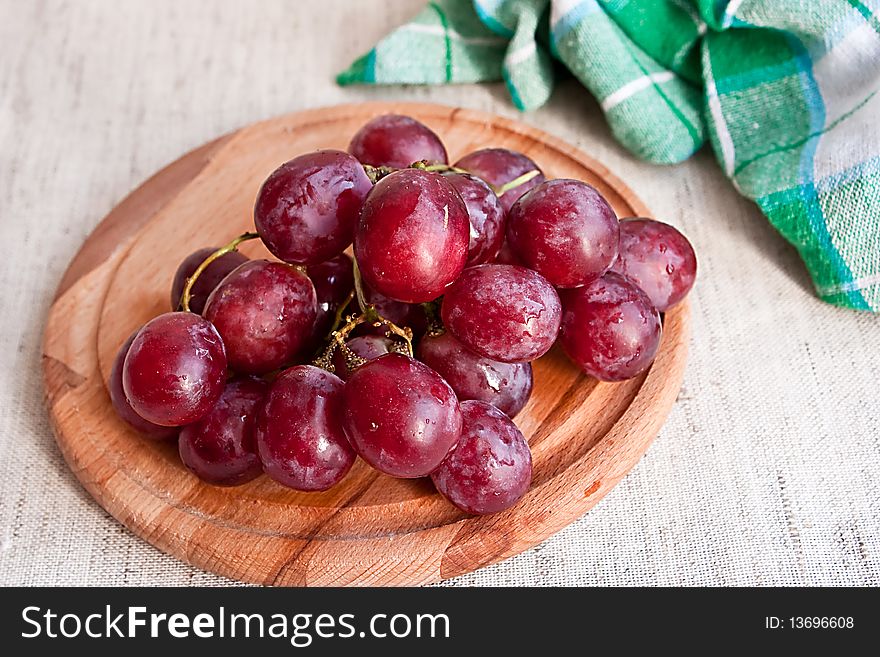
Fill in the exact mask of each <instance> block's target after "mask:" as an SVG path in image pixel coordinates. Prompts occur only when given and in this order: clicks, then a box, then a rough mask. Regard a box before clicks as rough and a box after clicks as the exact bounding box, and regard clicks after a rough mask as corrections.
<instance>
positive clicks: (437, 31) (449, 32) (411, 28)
mask: <svg viewBox="0 0 880 657" xmlns="http://www.w3.org/2000/svg"><path fill="white" fill-rule="evenodd" d="M400 29H402V30H407V31H408V32H420V33H422V34H431V35H434V36H440V37H449V38H450V39H454V40H456V41H461V42H462V43H470V44H473V45H486V46H492V45H499V44H502V43H507V41H508V40H507V39H505V38H504V37H500V36H497V37H496V36H486V37H469V36H464V35H463V34H461V33H459V32H456V31H455V30H453V29H452V28H451V27H450V28H447V29H443V26H442V25H424V24H422V23H410V24H408V25H404V26H402V27H401V28H400Z"/></svg>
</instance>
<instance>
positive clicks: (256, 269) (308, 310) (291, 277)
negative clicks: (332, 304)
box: [205, 260, 317, 374]
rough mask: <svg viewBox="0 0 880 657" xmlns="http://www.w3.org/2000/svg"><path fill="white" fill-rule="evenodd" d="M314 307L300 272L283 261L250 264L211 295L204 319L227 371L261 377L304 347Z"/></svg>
mask: <svg viewBox="0 0 880 657" xmlns="http://www.w3.org/2000/svg"><path fill="white" fill-rule="evenodd" d="M316 308H317V302H316V297H315V288H314V286H313V285H312V282H311V281H310V280H309V278H308V277H307V276H306V275H305V274H303V273H302V272H300V271H298V270H297V269H296V268H294V267H293V266H291V265H288V264H285V263H283V262H270V261H269V260H250V261H248V262H246V263H245V264H243V265H241V266H240V267H239V268H238V269H236V270H235V271H234V272H232V273H231V274H229V276H227V277H226V278H225V279H223V282H222V283H220V285H218V286H217V288H216V289H215V290H214V291H213V292H212V293H211V296H210V297H208V303H207V304H206V305H205V317H206V318H207V319H208V320H210V321H211V322H213V323H214V325H215V326H216V327H217V330H218V331H219V332H220V335H222V336H223V342H224V344H225V345H226V354H227V356H228V358H229V366H230V367H231V368H232V369H233V370H235V371H236V372H242V373H247V374H263V373H266V372H270V371H272V370H274V369H277V368H279V367H281V366H282V365H284V364H285V363H288V362H290V361H291V360H292V359H293V357H294V356H296V354H297V353H298V352H299V351H300V350H301V349H302V348H303V347H304V346H306V344H307V343H308V341H309V339H310V337H311V335H312V330H313V327H314V322H315V315H316V312H317V310H316Z"/></svg>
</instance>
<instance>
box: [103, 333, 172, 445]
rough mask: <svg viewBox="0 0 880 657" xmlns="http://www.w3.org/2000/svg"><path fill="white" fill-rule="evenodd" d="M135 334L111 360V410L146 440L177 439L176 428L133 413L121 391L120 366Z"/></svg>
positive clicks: (108, 383)
mask: <svg viewBox="0 0 880 657" xmlns="http://www.w3.org/2000/svg"><path fill="white" fill-rule="evenodd" d="M137 334H138V332H137V331H135V332H134V333H132V334H131V335H130V336H128V340H126V341H125V342H124V343H123V345H122V346H121V347H119V351H118V352H117V353H116V358H115V359H114V360H113V367H112V369H111V370H110V378H109V379H108V381H107V388H108V389H109V391H110V401H111V402H112V404H113V409H114V410H115V411H116V414H117V415H118V416H119V417H120V418H122V419H123V420H125V421H126V422H127V423H128V424H129V425H131V427H132V428H134V429H136V430H137V431H140V432H141V433H142V434H143V435H144V436H146V437H147V438H153V439H154V440H166V439H169V438H175V437H177V427H163V426H161V425H158V424H153V423H152V422H148V421H147V420H145V419H144V418H142V417H141V416H140V415H138V414H137V413H136V412H135V410H134V409H133V408H132V407H131V404H129V403H128V399H126V398H125V391H124V390H123V389H122V364H123V363H124V362H125V356H126V355H127V354H128V349H129V347H131V343H132V342H133V341H134V336H136V335H137Z"/></svg>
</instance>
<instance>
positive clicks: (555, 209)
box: [507, 179, 620, 287]
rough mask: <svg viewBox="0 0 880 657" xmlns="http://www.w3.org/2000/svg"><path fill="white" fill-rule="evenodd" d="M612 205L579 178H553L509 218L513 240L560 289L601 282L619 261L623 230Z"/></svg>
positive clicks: (525, 260) (530, 264) (529, 263)
mask: <svg viewBox="0 0 880 657" xmlns="http://www.w3.org/2000/svg"><path fill="white" fill-rule="evenodd" d="M618 223H619V222H618V221H617V216H616V215H615V214H614V210H612V209H611V206H610V205H608V202H607V201H606V200H605V199H604V198H602V195H601V194H599V192H597V191H596V190H595V189H594V188H593V187H591V186H590V185H587V184H586V183H582V182H580V181H579V180H566V179H560V180H548V181H547V182H545V183H543V184H541V185H539V186H538V187H535V188H534V189H533V190H531V191H530V192H528V193H527V194H525V195H524V196H522V197H521V198H520V199H519V200H518V201H517V202H516V203H515V204H514V206H513V207H512V208H511V210H510V212H509V213H508V215H507V241H508V243H509V244H510V248H511V249H512V250H513V252H514V253H515V254H516V255H517V257H518V258H519V259H520V260H522V262H523V264H524V265H525V266H526V267H529V268H531V269H534V270H535V271H537V272H538V273H539V274H541V275H542V276H544V278H546V279H547V280H548V281H550V282H551V283H553V285H555V286H557V287H578V286H579V285H584V284H585V283H589V282H590V281H592V280H595V279H597V278H598V277H599V276H601V275H602V274H604V273H605V272H606V271H608V269H609V268H610V267H611V263H613V262H614V258H616V257H617V246H618V243H619V239H620V237H619V235H620V229H619V227H618Z"/></svg>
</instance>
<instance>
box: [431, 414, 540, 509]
mask: <svg viewBox="0 0 880 657" xmlns="http://www.w3.org/2000/svg"><path fill="white" fill-rule="evenodd" d="M461 416H462V427H461V438H460V439H459V441H458V444H457V445H456V446H455V448H454V449H453V450H452V451H451V452H449V455H448V456H447V457H446V458H445V459H444V460H443V463H441V464H440V467H439V468H437V469H436V470H435V471H434V472H432V473H431V480H432V481H433V482H434V485H435V486H436V487H437V490H438V491H439V492H440V494H441V495H442V496H443V497H445V498H446V499H447V500H449V501H450V502H452V503H453V504H454V505H455V506H457V507H458V508H459V509H461V510H462V511H464V512H466V513H474V514H480V515H482V514H487V513H498V512H499V511H504V510H505V509H509V508H510V507H512V506H513V505H514V504H516V503H517V502H518V501H519V500H520V498H521V497H522V496H523V495H525V494H526V492H527V491H528V490H529V484H530V483H531V481H532V453H531V451H530V450H529V446H528V443H526V440H525V438H524V437H523V435H522V433H521V432H520V430H519V429H517V427H516V425H515V424H514V423H513V422H512V421H511V420H510V418H509V417H507V416H506V415H505V414H504V413H502V412H501V411H499V410H498V409H497V408H495V407H494V406H492V405H491V404H487V403H486V402H482V401H465V402H462V403H461Z"/></svg>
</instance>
